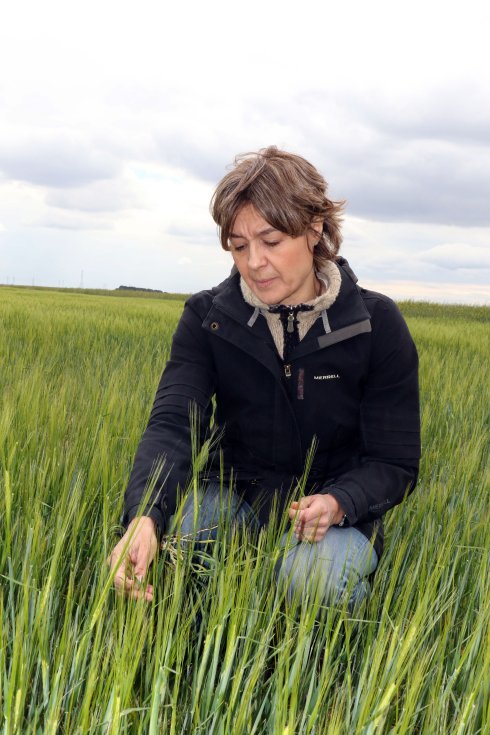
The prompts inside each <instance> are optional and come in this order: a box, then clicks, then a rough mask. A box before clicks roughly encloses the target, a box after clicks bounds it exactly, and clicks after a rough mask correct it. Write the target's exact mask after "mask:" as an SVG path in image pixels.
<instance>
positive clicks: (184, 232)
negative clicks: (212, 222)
mask: <svg viewBox="0 0 490 735" xmlns="http://www.w3.org/2000/svg"><path fill="white" fill-rule="evenodd" d="M165 233H166V234H167V235H169V236H170V237H177V238H179V239H182V240H185V241H186V242H189V243H192V244H194V245H213V246H214V247H216V246H217V244H218V236H217V234H216V227H188V226H180V225H170V226H169V227H167V228H166V230H165Z"/></svg>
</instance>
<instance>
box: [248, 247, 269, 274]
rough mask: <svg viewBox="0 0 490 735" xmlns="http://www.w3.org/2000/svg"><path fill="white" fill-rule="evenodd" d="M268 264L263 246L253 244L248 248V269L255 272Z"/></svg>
mask: <svg viewBox="0 0 490 735" xmlns="http://www.w3.org/2000/svg"><path fill="white" fill-rule="evenodd" d="M266 262H267V258H266V256H265V252H264V249H263V248H262V246H261V245H259V244H255V243H253V242H251V243H250V244H249V247H248V267H249V268H252V269H253V270H257V268H261V267H262V266H263V265H265V263H266Z"/></svg>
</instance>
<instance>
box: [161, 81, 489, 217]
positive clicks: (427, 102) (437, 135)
mask: <svg viewBox="0 0 490 735" xmlns="http://www.w3.org/2000/svg"><path fill="white" fill-rule="evenodd" d="M479 94H480V96H481V97H483V95H482V94H481V93H479V91H478V89H476V88H475V89H473V90H472V93H471V94H469V95H467V97H465V98H464V100H465V102H464V104H461V103H460V101H461V100H462V99H463V91H462V90H447V89H446V90H442V91H441V92H440V93H434V94H432V95H429V94H428V93H427V94H426V96H425V97H419V98H416V97H414V96H413V95H412V94H407V95H406V96H405V97H404V99H403V101H402V102H400V101H396V100H395V101H390V100H389V99H387V98H386V97H385V98H376V97H368V96H367V95H364V94H358V95H350V96H349V95H348V94H347V93H344V94H338V93H337V94H329V93H327V92H325V91H324V90H311V91H309V92H304V93H298V94H296V95H295V94H292V95H291V96H290V97H289V98H288V99H287V100H284V99H282V100H277V99H274V98H273V96H270V97H267V98H265V97H263V98H260V99H254V100H253V102H252V101H251V102H250V104H249V105H247V104H245V105H244V111H242V112H241V116H240V118H239V120H238V121H237V120H230V121H227V125H226V127H224V126H220V127H219V129H216V128H211V129H209V128H206V120H205V119H204V120H203V127H204V132H203V133H202V134H200V135H199V136H196V134H195V130H194V132H191V131H190V130H189V131H187V130H186V129H185V127H184V128H183V127H182V126H180V127H177V126H173V125H169V126H168V127H165V126H163V128H162V129H161V130H160V131H159V132H158V135H157V136H156V138H155V141H156V149H157V155H158V157H159V159H160V160H161V161H162V162H165V163H169V164H171V165H176V166H180V167H182V168H184V169H186V170H187V171H189V172H191V173H192V174H193V175H194V176H196V177H198V178H201V179H203V180H205V181H209V182H213V183H216V182H217V181H218V180H219V179H220V178H221V177H222V176H223V174H224V173H225V169H226V166H227V165H228V164H230V162H231V161H232V159H233V157H234V155H235V154H236V153H239V152H241V151H244V150H245V151H246V150H255V149H257V148H259V147H262V146H264V145H267V144H269V143H275V144H277V145H279V146H280V147H281V146H284V147H285V148H287V149H289V150H294V151H295V152H299V153H302V154H303V155H305V157H307V158H309V159H310V160H311V161H312V162H313V163H314V164H315V165H316V166H317V167H318V168H319V169H320V170H321V171H322V172H324V173H325V175H326V176H327V178H328V180H329V181H330V182H331V194H332V196H333V197H334V198H346V199H347V201H348V211H349V212H350V213H351V214H353V215H357V216H361V217H366V218H369V219H376V220H382V221H391V222H403V221H406V222H421V223H431V224H450V225H463V226H483V225H488V224H490V207H489V206H488V202H489V201H490V105H486V106H485V105H483V104H481V100H480V97H479ZM479 103H480V104H479ZM248 110H253V112H249V111H248ZM237 141H240V142H239V143H238V144H237Z"/></svg>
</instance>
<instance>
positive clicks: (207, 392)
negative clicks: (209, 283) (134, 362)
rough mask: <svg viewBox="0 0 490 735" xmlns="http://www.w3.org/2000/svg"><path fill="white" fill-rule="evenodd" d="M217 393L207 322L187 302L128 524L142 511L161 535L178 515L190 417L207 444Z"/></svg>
mask: <svg viewBox="0 0 490 735" xmlns="http://www.w3.org/2000/svg"><path fill="white" fill-rule="evenodd" d="M214 390H215V373H214V368H213V360H212V356H211V354H210V350H209V348H208V345H207V340H206V334H205V332H204V330H203V328H202V319H201V318H200V317H199V315H198V314H197V313H196V311H195V310H194V308H193V307H192V306H191V305H190V304H189V303H187V304H186V306H185V307H184V311H183V314H182V317H181V319H180V321H179V324H178V326H177V330H176V332H175V334H174V337H173V341H172V348H171V352H170V359H169V360H168V362H167V364H166V366H165V369H164V371H163V375H162V377H161V380H160V384H159V386H158V390H157V393H156V396H155V400H154V402H153V408H152V410H151V414H150V419H149V421H148V425H147V427H146V430H145V432H144V434H143V437H142V439H141V442H140V444H139V446H138V449H137V452H136V456H135V460H134V464H133V469H132V472H131V475H130V479H129V484H128V487H127V489H126V493H125V496H124V513H123V518H122V523H123V525H127V524H128V523H129V522H130V521H131V520H132V519H133V518H134V517H135V516H136V515H137V514H138V513H139V512H141V513H142V514H143V515H147V516H150V517H151V518H153V520H154V521H155V523H156V524H157V527H158V529H159V531H160V532H161V531H163V530H164V529H165V525H166V519H167V516H169V515H171V514H172V513H173V512H174V511H175V505H176V497H177V488H178V487H179V486H180V487H181V488H184V487H185V486H186V483H187V480H188V477H189V471H190V469H191V464H192V437H191V431H192V426H191V423H192V422H191V413H192V412H193V411H196V412H197V422H196V423H197V429H198V432H199V438H200V440H201V442H202V441H203V439H204V435H205V434H206V432H207V430H208V429H209V421H210V417H211V411H212V402H211V399H212V396H213V394H214ZM152 485H153V487H152ZM150 487H152V490H151V493H150V495H149V497H148V498H147V500H146V504H145V507H144V508H142V507H140V506H141V504H142V501H143V499H144V498H145V497H146V495H147V494H148V490H149V488H150Z"/></svg>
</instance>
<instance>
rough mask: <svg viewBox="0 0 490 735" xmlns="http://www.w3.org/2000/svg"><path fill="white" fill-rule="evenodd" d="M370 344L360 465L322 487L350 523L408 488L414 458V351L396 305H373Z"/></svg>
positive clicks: (382, 508)
mask: <svg viewBox="0 0 490 735" xmlns="http://www.w3.org/2000/svg"><path fill="white" fill-rule="evenodd" d="M371 324H372V347H371V355H370V364H369V372H368V376H367V380H366V382H365V385H364V390H363V396H362V399H361V405H360V430H361V441H362V450H361V461H360V466H359V467H356V468H355V469H352V470H350V471H348V472H346V473H345V474H342V475H341V476H339V477H338V478H336V480H335V482H334V483H333V485H332V487H324V488H323V490H322V491H323V492H325V493H327V492H328V493H330V494H331V495H333V496H334V497H335V498H336V499H337V500H338V501H339V503H340V505H341V506H342V508H343V509H344V512H345V514H346V516H347V521H348V523H349V524H350V525H353V524H355V523H357V522H362V521H370V520H374V519H376V518H379V517H380V516H382V515H383V514H384V513H386V511H387V510H389V509H390V508H392V507H393V506H394V505H397V504H398V503H400V502H401V501H402V500H403V499H404V497H405V496H406V494H407V493H409V492H411V491H412V490H413V489H414V487H415V483H416V481H417V475H418V468H419V458H420V415H419V388H418V357H417V351H416V348H415V345H414V343H413V340H412V338H411V336H410V333H409V331H408V327H407V325H406V324H405V321H404V319H403V317H402V315H401V314H400V312H399V310H398V307H397V306H396V305H395V304H394V302H392V301H391V300H390V299H387V298H386V297H384V298H383V299H382V300H380V301H378V302H377V304H376V306H375V309H374V311H373V315H372V319H371Z"/></svg>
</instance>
